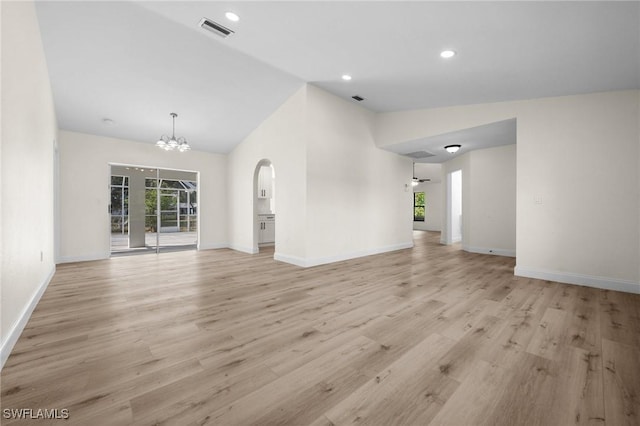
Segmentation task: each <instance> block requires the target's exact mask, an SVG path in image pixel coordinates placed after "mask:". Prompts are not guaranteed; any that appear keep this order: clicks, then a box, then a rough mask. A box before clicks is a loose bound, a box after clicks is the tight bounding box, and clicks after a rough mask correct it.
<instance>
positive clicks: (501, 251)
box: [462, 244, 516, 257]
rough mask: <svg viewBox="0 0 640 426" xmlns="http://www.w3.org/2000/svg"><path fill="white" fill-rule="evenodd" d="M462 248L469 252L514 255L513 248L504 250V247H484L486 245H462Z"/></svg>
mask: <svg viewBox="0 0 640 426" xmlns="http://www.w3.org/2000/svg"><path fill="white" fill-rule="evenodd" d="M462 250H464V251H468V252H471V253H480V254H493V255H496V256H508V257H516V251H515V250H506V249H496V248H486V247H471V246H467V245H464V244H463V245H462Z"/></svg>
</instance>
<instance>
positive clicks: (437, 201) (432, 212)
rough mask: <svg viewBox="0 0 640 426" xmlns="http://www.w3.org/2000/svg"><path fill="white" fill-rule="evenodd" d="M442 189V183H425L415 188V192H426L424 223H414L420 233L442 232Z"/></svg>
mask: <svg viewBox="0 0 640 426" xmlns="http://www.w3.org/2000/svg"><path fill="white" fill-rule="evenodd" d="M438 166H439V164H438ZM442 187H443V185H442V183H441V182H424V183H420V184H418V185H417V186H415V187H414V188H413V192H424V196H425V200H426V208H425V218H424V222H413V229H416V230H420V231H441V230H442V214H443V208H442V199H443V194H442Z"/></svg>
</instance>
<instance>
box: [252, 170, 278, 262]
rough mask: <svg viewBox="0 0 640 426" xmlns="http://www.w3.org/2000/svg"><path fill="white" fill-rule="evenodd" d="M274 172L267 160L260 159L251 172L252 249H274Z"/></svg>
mask: <svg viewBox="0 0 640 426" xmlns="http://www.w3.org/2000/svg"><path fill="white" fill-rule="evenodd" d="M275 244H276V172H275V168H274V167H273V164H271V161H269V160H266V159H264V160H260V161H259V162H258V164H257V165H256V168H255V170H254V173H253V251H254V253H258V252H259V251H260V248H267V247H268V248H269V249H270V250H273V251H275Z"/></svg>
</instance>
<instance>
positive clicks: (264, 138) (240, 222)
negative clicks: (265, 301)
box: [228, 86, 307, 257]
mask: <svg viewBox="0 0 640 426" xmlns="http://www.w3.org/2000/svg"><path fill="white" fill-rule="evenodd" d="M306 96H307V90H306V86H304V87H302V88H301V89H300V90H298V91H297V92H296V93H295V94H294V95H292V96H291V97H290V98H289V99H288V100H287V101H286V102H285V103H284V104H283V105H282V106H280V108H278V110H276V111H275V112H274V113H273V114H272V115H271V116H270V117H269V118H268V119H267V120H265V121H264V122H263V123H262V124H261V125H260V126H259V127H258V128H257V129H256V130H254V131H253V132H252V133H251V134H250V135H249V136H248V137H247V138H246V139H245V140H244V141H242V143H241V144H240V145H238V146H237V147H236V148H235V149H234V150H233V151H232V152H231V153H230V154H229V158H228V160H229V164H228V167H229V169H228V170H229V178H228V179H229V206H228V207H229V243H230V247H231V248H233V249H236V250H240V251H244V252H248V253H253V252H255V251H256V250H257V230H256V226H255V218H254V215H253V204H254V202H255V201H256V200H255V194H254V175H255V170H256V166H257V164H258V163H259V162H260V161H261V160H263V159H266V160H269V161H271V164H272V166H273V168H274V170H275V175H276V185H277V190H276V198H275V203H276V205H277V211H276V241H275V246H276V253H281V254H283V255H286V256H293V257H304V256H305V243H304V233H305V211H306V191H307V184H306V172H305V170H306V141H305V137H306V136H305V135H306V133H305V129H306V112H305V108H306Z"/></svg>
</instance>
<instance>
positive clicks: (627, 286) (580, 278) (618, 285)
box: [514, 266, 640, 294]
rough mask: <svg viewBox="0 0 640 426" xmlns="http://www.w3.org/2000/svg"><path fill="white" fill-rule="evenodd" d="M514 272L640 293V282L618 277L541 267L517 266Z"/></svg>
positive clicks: (551, 279) (531, 276)
mask: <svg viewBox="0 0 640 426" xmlns="http://www.w3.org/2000/svg"><path fill="white" fill-rule="evenodd" d="M514 274H515V275H517V276H519V277H527V278H536V279H540V280H548V281H557V282H561V283H566V284H577V285H583V286H587V287H595V288H601V289H604V290H615V291H624V292H626V293H635V294H640V283H637V282H634V281H629V280H620V279H617V278H607V277H597V276H593V275H582V274H574V273H572V272H557V271H544V270H540V269H533V268H524V267H521V266H516V267H515V270H514Z"/></svg>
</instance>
